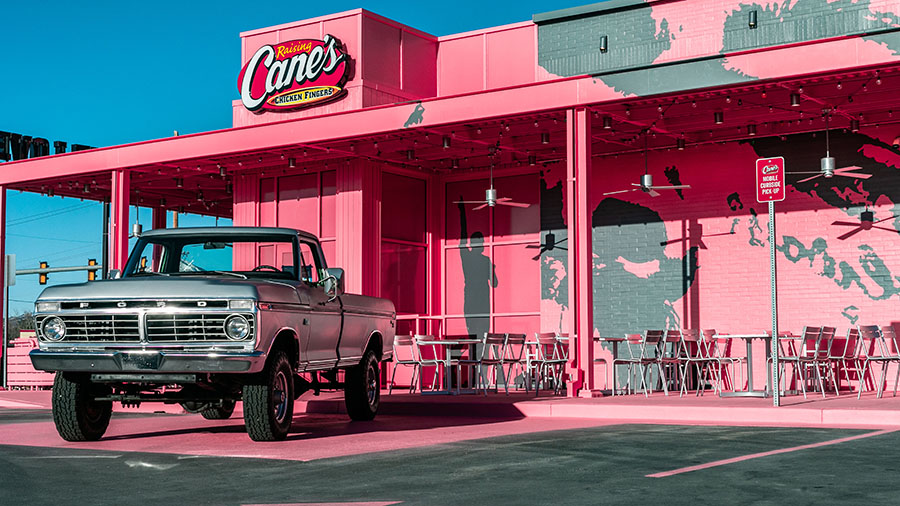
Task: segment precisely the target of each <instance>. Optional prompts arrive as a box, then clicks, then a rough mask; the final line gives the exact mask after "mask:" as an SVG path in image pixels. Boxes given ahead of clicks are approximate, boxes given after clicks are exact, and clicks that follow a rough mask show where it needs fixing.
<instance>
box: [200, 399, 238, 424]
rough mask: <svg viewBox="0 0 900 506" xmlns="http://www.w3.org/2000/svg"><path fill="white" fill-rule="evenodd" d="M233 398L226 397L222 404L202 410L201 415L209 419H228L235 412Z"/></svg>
mask: <svg viewBox="0 0 900 506" xmlns="http://www.w3.org/2000/svg"><path fill="white" fill-rule="evenodd" d="M235 404H236V403H235V402H234V401H232V400H229V399H226V400H224V401H222V405H221V406H210V407H208V408H206V409H204V410H201V411H200V415H202V416H203V418H206V419H207V420H227V419H229V418H231V415H232V413H234V405H235Z"/></svg>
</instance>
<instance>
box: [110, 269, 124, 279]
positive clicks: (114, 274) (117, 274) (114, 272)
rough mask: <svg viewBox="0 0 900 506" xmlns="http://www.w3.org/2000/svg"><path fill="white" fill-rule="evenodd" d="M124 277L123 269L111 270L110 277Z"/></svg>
mask: <svg viewBox="0 0 900 506" xmlns="http://www.w3.org/2000/svg"><path fill="white" fill-rule="evenodd" d="M121 277H122V271H120V270H119V269H110V270H109V279H119V278H121Z"/></svg>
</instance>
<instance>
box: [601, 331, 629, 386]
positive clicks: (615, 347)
mask: <svg viewBox="0 0 900 506" xmlns="http://www.w3.org/2000/svg"><path fill="white" fill-rule="evenodd" d="M594 342H597V343H610V344H612V362H611V363H610V364H608V365H607V367H606V369H607V371H612V395H616V392H617V391H618V388H617V384H616V382H617V378H616V368H615V363H616V359H617V358H619V343H623V342H625V338H624V337H596V336H595V337H594ZM607 374H609V372H607ZM603 393H604V394H606V391H605V390H604V391H603Z"/></svg>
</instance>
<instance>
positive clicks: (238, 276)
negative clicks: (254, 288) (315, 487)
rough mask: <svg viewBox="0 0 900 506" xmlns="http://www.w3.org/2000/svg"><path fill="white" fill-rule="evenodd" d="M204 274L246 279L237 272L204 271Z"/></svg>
mask: <svg viewBox="0 0 900 506" xmlns="http://www.w3.org/2000/svg"><path fill="white" fill-rule="evenodd" d="M205 272H213V273H215V274H225V275H227V276H234V277H236V278H241V279H247V276H245V275H243V274H241V273H239V272H231V271H205Z"/></svg>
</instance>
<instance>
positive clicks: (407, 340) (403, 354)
mask: <svg viewBox="0 0 900 506" xmlns="http://www.w3.org/2000/svg"><path fill="white" fill-rule="evenodd" d="M401 366H405V367H412V370H413V371H412V377H411V378H410V380H409V393H413V392H415V391H416V382H417V381H418V380H419V370H420V369H421V367H422V366H421V363H420V362H419V353H418V350H417V349H416V342H415V339H413V336H412V335H399V336H394V372H393V373H392V374H391V381H390V382H389V383H388V395H391V392H393V390H394V378H395V377H396V376H397V369H399V368H400V367H401Z"/></svg>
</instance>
